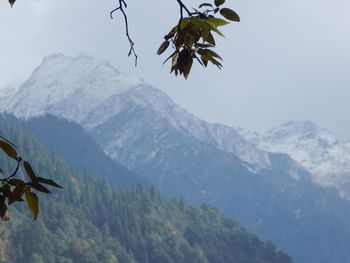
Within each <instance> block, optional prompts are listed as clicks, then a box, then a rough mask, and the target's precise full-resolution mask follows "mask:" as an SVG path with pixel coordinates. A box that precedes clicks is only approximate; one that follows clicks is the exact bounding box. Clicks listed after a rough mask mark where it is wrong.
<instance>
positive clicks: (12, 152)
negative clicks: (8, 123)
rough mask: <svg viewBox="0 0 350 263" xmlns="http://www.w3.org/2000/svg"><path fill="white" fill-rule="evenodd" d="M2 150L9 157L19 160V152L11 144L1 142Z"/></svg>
mask: <svg viewBox="0 0 350 263" xmlns="http://www.w3.org/2000/svg"><path fill="white" fill-rule="evenodd" d="M0 148H1V149H2V150H3V152H5V153H6V154H7V156H9V157H11V158H13V159H15V160H17V151H16V150H15V148H14V147H13V146H12V145H11V144H10V143H9V142H7V141H2V140H0Z"/></svg>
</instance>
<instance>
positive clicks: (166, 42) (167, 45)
mask: <svg viewBox="0 0 350 263" xmlns="http://www.w3.org/2000/svg"><path fill="white" fill-rule="evenodd" d="M169 44H170V43H169V41H164V42H163V43H162V44H161V45H160V47H159V49H158V51H157V55H160V54H162V53H163V52H164V51H165V50H166V49H167V48H168V47H169Z"/></svg>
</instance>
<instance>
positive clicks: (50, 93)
mask: <svg viewBox="0 0 350 263" xmlns="http://www.w3.org/2000/svg"><path fill="white" fill-rule="evenodd" d="M130 109H144V110H152V111H154V112H156V113H157V115H158V116H159V118H161V119H162V120H163V121H164V120H166V121H167V123H169V124H170V125H171V127H172V128H174V129H176V130H177V131H178V132H181V133H183V134H186V135H188V136H192V137H194V138H196V139H198V140H200V141H203V142H206V143H213V144H215V145H216V146H217V148H218V149H220V150H223V151H225V152H228V153H231V154H234V155H236V156H238V157H239V158H240V159H241V160H242V161H243V162H245V163H248V164H250V165H252V166H253V167H254V169H261V168H268V167H269V166H270V160H269V155H268V153H265V152H263V151H260V150H258V149H256V147H254V146H253V145H251V144H250V143H248V142H247V141H246V140H245V139H243V138H242V137H241V136H240V135H239V134H238V133H237V132H236V131H235V130H234V129H233V128H230V127H227V126H224V125H219V124H209V123H207V122H205V121H203V120H201V119H199V118H197V117H196V116H194V115H192V114H191V113H189V112H187V111H186V110H185V109H183V108H182V107H180V106H178V105H176V104H175V103H174V102H173V101H172V100H171V99H170V98H169V97H168V96H167V95H166V94H165V93H164V92H162V91H160V90H158V89H155V88H153V87H151V86H150V85H148V84H147V83H145V82H144V81H143V80H141V79H138V78H135V77H132V76H127V75H125V74H122V73H120V72H119V71H118V70H116V69H115V68H114V67H113V66H111V65H110V64H109V63H108V62H106V61H104V60H100V59H96V58H93V57H91V56H88V55H85V54H80V55H78V56H76V57H66V56H64V55H62V54H54V55H51V56H48V57H46V58H44V59H43V61H42V63H41V65H40V66H39V67H38V68H37V69H36V70H35V71H34V72H33V74H32V76H31V77H30V78H29V80H27V81H26V82H25V83H24V84H23V85H21V86H20V87H19V88H11V89H7V91H6V90H5V89H4V90H3V91H2V95H1V97H0V111H3V112H4V111H5V112H10V113H14V114H15V115H16V116H20V117H25V118H29V117H34V116H40V115H44V114H47V113H49V114H52V115H55V116H58V117H62V118H65V119H68V120H73V121H76V122H78V123H79V124H81V125H82V126H83V127H84V128H85V129H86V130H92V129H94V128H96V127H97V126H99V125H102V124H103V123H105V122H107V121H108V120H110V119H111V118H113V117H114V116H116V115H118V114H120V113H121V112H124V111H126V110H130ZM145 121H147V120H145ZM154 125H156V123H155V124H154ZM134 128H139V127H138V126H137V127H134ZM130 129H132V127H130ZM135 132H136V131H135ZM137 132H138V133H139V130H137ZM126 133H128V134H133V131H131V130H129V131H126ZM119 135H120V134H119ZM127 139H128V140H129V139H130V137H127ZM116 140H118V142H116V141H114V142H113V141H111V142H110V144H109V145H107V146H106V147H107V148H109V149H111V145H114V144H116V143H119V146H120V147H123V146H125V145H127V144H128V140H125V141H121V138H116ZM112 148H113V147H112ZM110 154H111V153H110Z"/></svg>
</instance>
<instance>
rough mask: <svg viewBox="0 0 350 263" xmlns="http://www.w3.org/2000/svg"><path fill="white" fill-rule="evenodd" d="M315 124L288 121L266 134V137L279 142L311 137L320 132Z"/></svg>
mask: <svg viewBox="0 0 350 263" xmlns="http://www.w3.org/2000/svg"><path fill="white" fill-rule="evenodd" d="M321 131H322V129H320V128H319V127H318V126H317V125H316V124H315V123H313V122H311V121H288V122H286V123H283V124H282V125H280V126H278V127H275V128H273V129H271V130H270V131H268V132H267V136H271V137H273V138H274V139H277V140H280V139H284V138H286V137H295V136H297V137H313V136H315V135H316V134H317V133H319V132H321Z"/></svg>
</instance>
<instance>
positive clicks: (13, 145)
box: [0, 136, 17, 148]
mask: <svg viewBox="0 0 350 263" xmlns="http://www.w3.org/2000/svg"><path fill="white" fill-rule="evenodd" d="M0 138H1V139H3V140H4V141H6V142H8V143H9V144H11V145H12V147H13V148H17V146H16V145H15V144H14V143H12V142H11V141H9V140H8V139H6V138H4V137H2V136H0Z"/></svg>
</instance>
